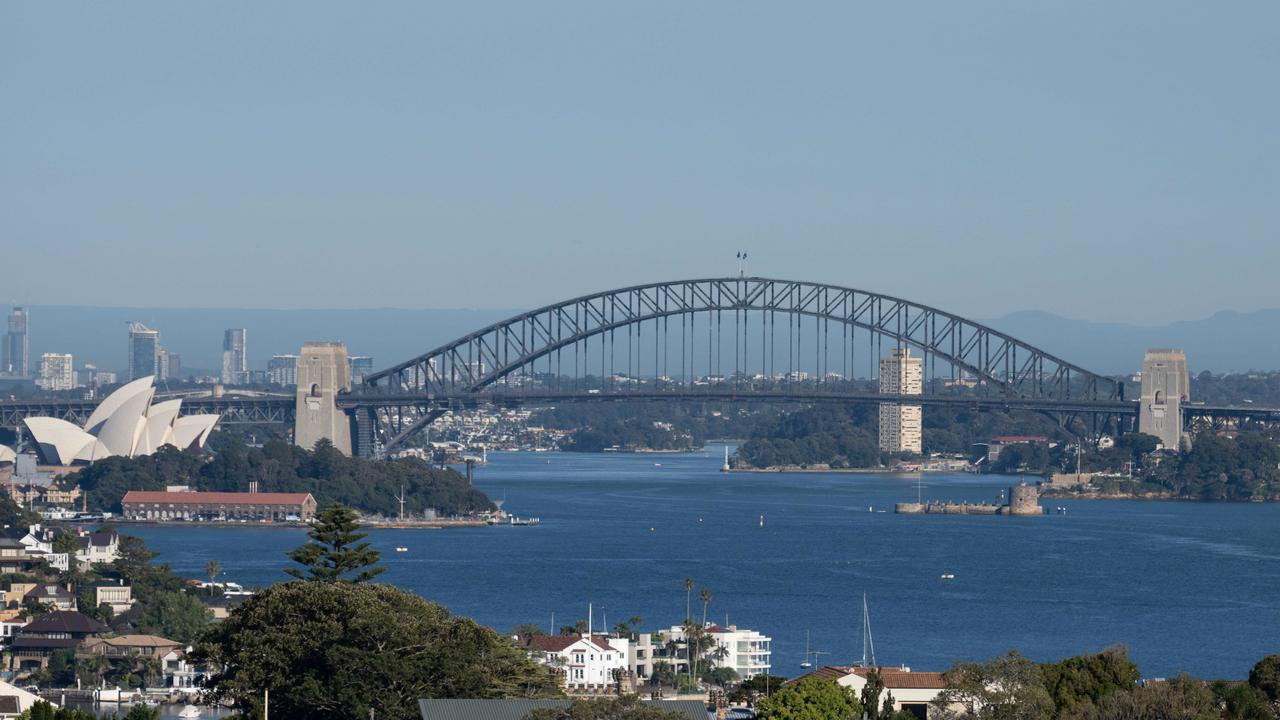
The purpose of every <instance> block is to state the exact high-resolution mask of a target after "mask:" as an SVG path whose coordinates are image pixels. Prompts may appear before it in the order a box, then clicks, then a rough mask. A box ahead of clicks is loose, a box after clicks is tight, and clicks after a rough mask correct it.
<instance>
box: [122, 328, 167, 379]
mask: <svg viewBox="0 0 1280 720" xmlns="http://www.w3.org/2000/svg"><path fill="white" fill-rule="evenodd" d="M159 368H160V331H159V330H152V329H151V328H149V327H147V326H146V325H143V324H142V323H140V322H131V323H129V379H130V380H137V379H139V378H144V377H147V376H148V375H152V376H154V375H156V374H157V371H158V370H159Z"/></svg>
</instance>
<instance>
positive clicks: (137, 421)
mask: <svg viewBox="0 0 1280 720" xmlns="http://www.w3.org/2000/svg"><path fill="white" fill-rule="evenodd" d="M130 384H132V383H130ZM154 393H155V390H153V389H152V388H150V387H148V388H145V389H144V390H143V391H142V392H140V393H137V394H135V395H133V396H131V397H129V398H128V399H127V400H125V401H124V402H123V403H122V404H121V405H120V407H118V408H116V410H115V411H114V412H112V413H111V417H109V418H107V421H106V422H105V423H103V424H102V430H100V431H98V432H97V433H93V434H95V435H97V436H98V440H99V441H100V442H101V443H102V444H103V445H104V446H106V448H107V450H108V454H110V455H124V456H125V457H133V449H134V448H135V447H137V446H138V438H139V437H141V436H142V431H143V430H144V429H146V427H147V407H148V406H149V405H150V404H151V396H152V394H154ZM104 402H105V401H104Z"/></svg>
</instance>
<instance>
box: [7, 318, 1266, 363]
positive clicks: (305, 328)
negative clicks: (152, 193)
mask: <svg viewBox="0 0 1280 720" xmlns="http://www.w3.org/2000/svg"><path fill="white" fill-rule="evenodd" d="M29 310H30V313H31V316H30V317H31V321H30V323H31V324H30V327H31V330H30V332H31V354H32V362H33V364H34V363H37V362H38V358H39V355H40V353H42V352H70V353H72V354H73V355H74V356H75V360H76V365H77V367H78V366H80V365H82V364H83V363H85V362H92V363H94V364H96V365H97V366H98V367H99V368H102V369H104V370H119V369H123V368H124V366H125V364H126V359H127V355H128V349H127V344H126V337H127V336H126V329H125V323H126V322H128V321H130V320H138V321H141V322H143V323H146V324H147V325H148V326H150V327H154V328H156V329H158V330H160V333H161V335H160V339H161V344H162V345H163V346H164V347H166V348H168V349H170V350H172V351H174V352H177V353H180V354H181V355H182V365H183V368H184V374H186V373H188V372H191V371H192V370H197V369H204V370H206V371H207V372H213V371H215V370H216V369H217V368H219V367H221V357H222V331H223V330H225V329H226V328H232V327H243V328H246V329H247V331H248V344H249V363H250V367H252V368H254V369H262V368H264V367H266V363H267V360H268V358H270V357H271V356H272V355H277V354H286V353H296V352H298V350H299V349H300V348H301V347H302V343H303V342H305V341H307V340H342V341H344V342H346V344H347V347H348V349H349V350H350V352H351V353H352V354H353V355H370V356H372V357H373V359H374V366H375V367H378V368H382V367H386V366H387V365H390V364H392V363H395V362H399V361H401V360H406V359H408V358H410V357H413V356H414V355H417V354H419V353H422V352H425V351H427V350H429V349H431V348H433V347H436V346H437V345H440V344H443V343H445V342H448V341H450V340H453V339H454V338H457V337H459V336H461V335H464V334H466V333H468V332H471V331H472V330H476V329H478V328H480V327H483V326H485V325H488V324H490V323H493V322H497V321H498V320H502V319H504V318H507V317H510V316H512V315H515V314H517V313H518V312H519V311H518V310H466V309H458V310H449V309H430V310H404V309H364V310H265V309H243V310H238V309H199V308H194V309H193V308H177V309H160V308H100V307H84V306H48V305H44V306H31V307H30V308H29ZM983 322H986V323H988V324H990V325H991V326H993V327H996V328H998V329H1000V330H1002V331H1004V332H1007V333H1009V334H1011V335H1013V336H1014V337H1017V338H1019V339H1021V340H1024V341H1026V342H1029V343H1031V344H1032V345H1036V346H1038V347H1041V348H1043V349H1045V350H1048V351H1049V352H1052V353H1054V354H1056V355H1059V356H1060V357H1062V358H1064V359H1066V360H1069V361H1071V362H1074V363H1076V364H1078V365H1081V366H1083V367H1085V368H1088V369H1090V370H1094V371H1095V372H1101V373H1107V374H1122V373H1129V372H1134V371H1136V370H1137V369H1138V368H1139V366H1140V365H1141V363H1142V354H1143V352H1144V351H1145V350H1146V349H1147V348H1149V347H1177V348H1183V349H1185V350H1186V351H1187V355H1188V359H1189V360H1190V364H1191V368H1192V371H1193V372H1200V371H1202V370H1212V371H1214V372H1227V371H1244V370H1272V369H1280V309H1271V310H1258V311H1255V312H1250V313H1238V312H1220V313H1218V314H1216V315H1213V316H1212V317H1208V318H1204V319H1202V320H1188V321H1182V322H1176V323H1172V324H1169V325H1163V326H1142V325H1129V324H1124V323H1106V322H1091V321H1087V320H1072V319H1069V318H1064V317H1060V316H1058V315H1054V314H1052V313H1047V312H1040V311H1022V312H1015V313H1011V314H1009V315H1006V316H1004V317H1001V318H998V319H995V320H987V321H983Z"/></svg>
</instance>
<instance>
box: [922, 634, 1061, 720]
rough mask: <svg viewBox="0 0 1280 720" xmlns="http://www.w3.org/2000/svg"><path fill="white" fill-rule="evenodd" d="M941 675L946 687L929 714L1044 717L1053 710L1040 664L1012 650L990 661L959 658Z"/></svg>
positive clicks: (994, 719) (981, 718) (1008, 719)
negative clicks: (959, 660) (960, 660)
mask: <svg viewBox="0 0 1280 720" xmlns="http://www.w3.org/2000/svg"><path fill="white" fill-rule="evenodd" d="M943 678H944V679H945V680H946V683H947V687H946V688H945V689H944V690H943V691H942V692H941V693H939V694H938V697H937V698H936V699H935V700H934V702H933V708H932V709H931V711H930V717H933V716H934V714H935V713H936V714H937V715H938V716H939V717H943V718H965V719H966V720H967V719H968V718H976V719H978V720H1045V719H1047V718H1049V717H1050V715H1051V712H1052V710H1053V699H1052V698H1050V697H1049V693H1048V691H1047V690H1045V688H1044V685H1043V684H1042V682H1041V674H1040V668H1039V666H1037V665H1036V664H1035V663H1034V662H1032V661H1030V660H1028V659H1026V658H1025V657H1023V656H1022V655H1019V654H1018V653H1017V652H1015V651H1012V650H1011V651H1009V653H1008V654H1007V655H1002V656H1000V657H998V658H996V659H995V660H992V661H990V662H985V663H975V662H958V663H956V664H954V665H952V666H951V668H950V669H948V670H947V671H946V672H945V673H943Z"/></svg>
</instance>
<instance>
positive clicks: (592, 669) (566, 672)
mask: <svg viewBox="0 0 1280 720" xmlns="http://www.w3.org/2000/svg"><path fill="white" fill-rule="evenodd" d="M630 644H631V642H630V641H629V640H627V639H626V638H612V637H611V638H606V637H602V636H594V637H587V636H585V635H581V636H579V635H536V636H534V637H531V638H528V640H527V641H526V644H525V647H526V649H527V650H529V652H530V655H531V657H532V658H533V659H534V660H535V661H537V662H540V663H542V664H543V665H548V666H550V667H553V668H556V669H558V670H559V671H561V672H562V673H563V675H562V678H563V680H564V684H565V688H566V689H568V690H571V691H572V690H580V691H584V690H592V689H597V688H598V689H599V690H601V691H605V690H607V689H608V688H609V687H612V686H613V685H614V683H615V682H616V678H615V673H616V672H617V671H619V670H621V671H622V672H623V673H625V672H626V671H627V655H628V651H629V646H630Z"/></svg>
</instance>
